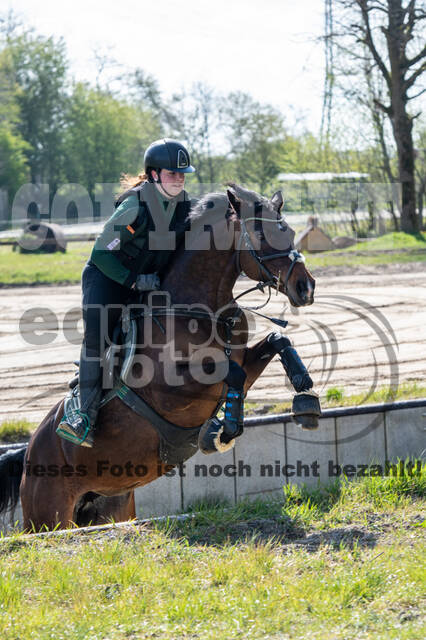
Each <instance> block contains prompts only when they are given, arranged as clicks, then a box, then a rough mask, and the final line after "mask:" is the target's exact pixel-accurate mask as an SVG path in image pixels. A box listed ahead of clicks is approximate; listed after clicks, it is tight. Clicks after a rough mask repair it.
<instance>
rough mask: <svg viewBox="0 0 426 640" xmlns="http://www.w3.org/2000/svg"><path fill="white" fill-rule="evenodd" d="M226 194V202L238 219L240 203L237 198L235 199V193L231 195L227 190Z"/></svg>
mask: <svg viewBox="0 0 426 640" xmlns="http://www.w3.org/2000/svg"><path fill="white" fill-rule="evenodd" d="M226 193H227V196H228V202H229V204H230V205H231V209H233V210H234V211H235V213H236V214H237V216H238V217H239V212H240V201H239V200H238V198H236V196H235V193H233V192H232V191H231V190H230V189H228V190H227V191H226Z"/></svg>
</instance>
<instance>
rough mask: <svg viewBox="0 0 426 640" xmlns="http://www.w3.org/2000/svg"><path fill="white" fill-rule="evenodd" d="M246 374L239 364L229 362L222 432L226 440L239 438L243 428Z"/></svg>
mask: <svg viewBox="0 0 426 640" xmlns="http://www.w3.org/2000/svg"><path fill="white" fill-rule="evenodd" d="M246 377H247V376H246V373H245V371H244V369H242V367H240V365H239V364H237V363H236V362H234V361H233V360H230V361H229V372H228V375H227V376H226V378H225V382H226V384H228V385H229V387H228V393H227V394H226V399H225V416H224V418H223V431H224V436H225V438H226V439H228V438H229V440H231V439H232V438H236V437H237V436H240V435H241V434H242V432H243V428H244V382H245V380H246Z"/></svg>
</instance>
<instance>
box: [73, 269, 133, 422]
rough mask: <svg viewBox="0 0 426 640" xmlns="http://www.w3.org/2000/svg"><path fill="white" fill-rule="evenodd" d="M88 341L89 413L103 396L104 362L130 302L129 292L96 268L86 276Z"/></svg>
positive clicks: (83, 358)
mask: <svg viewBox="0 0 426 640" xmlns="http://www.w3.org/2000/svg"><path fill="white" fill-rule="evenodd" d="M82 288H83V322H84V339H83V343H82V346H81V354H80V374H79V376H80V399H81V409H82V410H83V411H84V410H87V409H88V408H89V407H90V406H91V405H92V404H93V403H94V402H95V401H96V400H100V395H101V392H102V365H101V363H102V358H103V355H104V352H105V348H106V346H107V345H108V343H109V342H110V340H112V333H113V330H114V327H115V325H116V324H117V321H118V319H119V317H120V314H121V308H122V305H124V304H125V302H126V301H127V300H128V298H129V293H130V292H129V289H127V288H126V287H123V286H122V285H120V284H118V283H117V282H114V280H111V279H110V278H108V277H107V276H105V275H104V274H103V273H102V272H101V271H100V270H99V269H98V268H97V267H96V266H95V265H94V264H92V263H90V261H89V263H88V264H87V265H86V266H85V268H84V270H83V275H82Z"/></svg>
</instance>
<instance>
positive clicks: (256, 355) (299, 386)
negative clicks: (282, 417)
mask: <svg viewBox="0 0 426 640" xmlns="http://www.w3.org/2000/svg"><path fill="white" fill-rule="evenodd" d="M277 354H278V355H279V358H280V360H281V363H282V365H283V368H284V370H285V372H286V374H287V376H288V378H289V380H290V382H291V384H292V385H293V388H294V390H295V391H296V395H295V396H294V397H293V414H294V416H295V418H296V421H297V422H298V423H299V424H300V425H301V426H302V427H303V428H305V429H316V428H317V427H318V417H319V416H320V415H321V407H320V402H319V398H318V395H317V394H316V393H315V392H314V391H313V390H312V387H313V382H312V378H311V377H310V375H309V373H308V371H307V369H306V367H305V365H304V364H303V362H302V360H301V359H300V357H299V355H298V353H297V351H296V349H295V348H294V347H293V346H292V344H291V342H290V340H289V339H288V338H287V337H286V336H284V335H282V334H280V333H277V332H274V333H270V334H269V335H268V336H266V338H264V339H263V340H261V341H260V342H258V343H257V344H255V345H254V346H253V347H247V348H246V352H245V358H244V362H243V367H244V371H245V373H246V375H247V378H246V382H245V385H244V390H245V392H246V393H247V391H248V389H250V387H251V386H252V385H253V384H254V383H255V382H256V380H257V378H258V377H259V376H260V375H261V374H262V372H263V370H264V369H265V367H266V366H267V365H268V364H269V363H270V362H271V360H272V359H273V358H274V356H275V355H277Z"/></svg>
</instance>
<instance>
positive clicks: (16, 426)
mask: <svg viewBox="0 0 426 640" xmlns="http://www.w3.org/2000/svg"><path fill="white" fill-rule="evenodd" d="M36 427H37V425H36V424H35V423H34V422H29V421H28V420H26V419H25V418H23V419H21V420H5V421H4V422H2V423H0V442H6V443H9V442H21V441H24V440H27V439H28V438H29V437H30V436H31V434H32V433H33V431H35V429H36Z"/></svg>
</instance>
